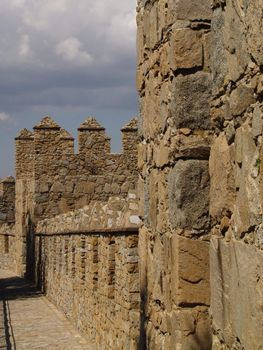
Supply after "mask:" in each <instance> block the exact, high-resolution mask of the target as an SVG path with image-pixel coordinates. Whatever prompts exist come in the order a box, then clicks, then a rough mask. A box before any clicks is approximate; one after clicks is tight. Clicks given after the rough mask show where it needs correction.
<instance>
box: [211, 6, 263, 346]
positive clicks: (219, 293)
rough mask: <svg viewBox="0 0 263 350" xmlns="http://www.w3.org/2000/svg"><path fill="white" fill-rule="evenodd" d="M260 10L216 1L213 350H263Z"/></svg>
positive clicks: (262, 91)
mask: <svg viewBox="0 0 263 350" xmlns="http://www.w3.org/2000/svg"><path fill="white" fill-rule="evenodd" d="M261 13H262V2H261V1H259V0H253V1H252V0H248V1H238V0H230V1H214V2H213V18H212V50H211V52H212V73H213V86H212V90H213V95H212V101H211V120H212V127H213V133H214V140H213V145H212V148H211V157H210V165H209V166H210V175H211V191H210V214H211V218H212V224H213V231H212V233H213V235H212V240H211V249H210V255H211V274H210V276H211V288H212V289H211V313H212V322H213V332H214V342H213V348H214V349H216V350H217V349H220V350H221V349H261V348H262V339H263V330H262V319H263V312H262V307H261V303H262V290H263V289H262V287H263V284H262V280H263V271H262V262H263V252H262V237H263V231H262V205H263V202H262V198H263V197H262V162H263V158H262V116H263V103H262V96H263V79H262V64H263V52H262V42H263V34H262V30H261V27H262V15H261Z"/></svg>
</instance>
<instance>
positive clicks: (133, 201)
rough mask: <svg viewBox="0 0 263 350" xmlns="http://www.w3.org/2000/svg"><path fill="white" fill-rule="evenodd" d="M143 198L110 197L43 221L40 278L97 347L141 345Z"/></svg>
mask: <svg viewBox="0 0 263 350" xmlns="http://www.w3.org/2000/svg"><path fill="white" fill-rule="evenodd" d="M139 224H140V218H139V216H138V200H137V197H136V193H135V192H134V191H130V192H129V194H128V197H127V198H126V199H124V198H121V197H110V198H109V200H108V201H107V202H103V201H101V202H98V201H92V202H91V203H90V204H89V205H88V206H85V207H84V208H82V209H79V210H77V211H73V212H69V213H66V214H62V215H59V216H56V217H53V218H52V219H45V220H42V221H39V222H38V225H37V227H36V231H35V271H34V272H35V276H36V277H35V280H36V282H37V284H38V287H39V288H40V289H42V290H43V291H44V292H45V293H46V295H47V296H48V298H49V299H50V300H51V301H52V302H53V303H54V304H55V305H56V306H57V307H59V308H60V309H61V310H62V311H63V312H64V313H65V314H66V315H67V317H68V318H69V319H70V320H71V321H72V323H73V324H74V325H75V326H76V327H77V328H78V330H79V331H80V332H81V333H83V334H84V335H85V336H86V337H87V339H88V340H89V342H90V343H91V344H92V345H93V347H94V349H102V348H103V349H114V350H115V349H131V350H132V349H134V350H135V349H138V347H139V346H140V308H139V306H140V292H139V266H138V259H139V257H138V225H139Z"/></svg>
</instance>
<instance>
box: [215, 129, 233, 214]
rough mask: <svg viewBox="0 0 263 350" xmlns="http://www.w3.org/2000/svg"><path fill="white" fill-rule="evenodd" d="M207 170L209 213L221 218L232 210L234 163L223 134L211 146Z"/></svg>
mask: <svg viewBox="0 0 263 350" xmlns="http://www.w3.org/2000/svg"><path fill="white" fill-rule="evenodd" d="M209 172H210V181H211V188H210V214H211V216H212V217H214V218H221V217H222V216H223V215H226V214H227V213H228V212H229V211H230V212H233V206H234V202H235V179H234V164H233V160H232V159H231V148H230V146H228V144H227V140H226V137H225V136H224V135H223V134H221V135H220V136H219V137H218V138H216V139H215V141H214V143H213V145H212V147H211V155H210V160H209Z"/></svg>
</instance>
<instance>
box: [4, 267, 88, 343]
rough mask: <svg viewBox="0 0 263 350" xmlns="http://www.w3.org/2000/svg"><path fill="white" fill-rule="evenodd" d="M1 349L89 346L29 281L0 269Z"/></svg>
mask: <svg viewBox="0 0 263 350" xmlns="http://www.w3.org/2000/svg"><path fill="white" fill-rule="evenodd" d="M0 349H1V350H3V349H5V350H35V349H42V350H53V349H56V350H83V349H85V350H92V348H91V347H90V346H89V345H88V344H87V342H86V340H85V339H84V338H83V337H82V336H81V335H79V334H78V333H77V332H76V331H75V329H74V328H73V326H71V324H70V323H69V321H68V320H67V319H66V318H65V316H64V315H63V314H62V313H61V312H59V311H58V310H57V309H56V307H55V306H54V305H53V304H51V303H50V302H49V301H48V300H47V298H46V297H44V296H43V295H42V294H41V293H39V292H38V291H37V290H36V289H35V288H34V286H32V284H30V283H29V282H28V281H26V280H24V279H22V278H19V277H17V276H15V275H14V274H12V273H11V272H9V271H4V270H1V269H0Z"/></svg>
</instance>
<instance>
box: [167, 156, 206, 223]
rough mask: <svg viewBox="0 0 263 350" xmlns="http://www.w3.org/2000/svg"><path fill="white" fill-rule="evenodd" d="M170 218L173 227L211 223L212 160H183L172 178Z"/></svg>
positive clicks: (170, 186)
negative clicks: (210, 165) (209, 171)
mask: <svg viewBox="0 0 263 350" xmlns="http://www.w3.org/2000/svg"><path fill="white" fill-rule="evenodd" d="M168 186H169V218H170V223H171V225H172V226H173V227H180V228H188V229H201V228H204V227H206V226H207V224H208V222H209V219H208V206H209V173H208V161H205V160H186V161H183V160H179V161H178V162H177V163H176V165H175V166H174V168H173V169H172V170H171V172H170V174H169V178H168Z"/></svg>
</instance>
